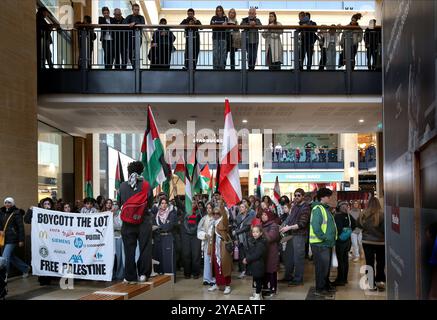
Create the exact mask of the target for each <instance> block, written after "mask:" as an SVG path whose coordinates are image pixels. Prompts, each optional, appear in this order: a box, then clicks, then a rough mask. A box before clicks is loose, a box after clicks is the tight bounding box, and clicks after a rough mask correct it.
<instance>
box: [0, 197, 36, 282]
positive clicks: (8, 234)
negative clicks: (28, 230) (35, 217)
mask: <svg viewBox="0 0 437 320" xmlns="http://www.w3.org/2000/svg"><path fill="white" fill-rule="evenodd" d="M0 234H2V235H3V237H4V245H5V246H4V247H3V253H2V258H4V259H5V260H6V261H5V262H6V270H7V272H8V273H9V267H10V264H11V263H12V264H13V265H14V266H15V267H16V268H17V269H18V270H20V271H21V272H22V273H23V277H24V278H26V277H28V276H29V270H30V267H29V266H28V265H27V264H26V263H24V262H23V261H22V260H21V259H20V258H18V257H17V256H16V255H15V254H14V250H15V248H16V247H17V245H18V246H19V247H20V248H21V247H23V246H24V224H23V214H22V210H20V209H18V208H17V207H16V206H15V200H14V199H13V198H12V197H7V198H6V199H5V200H4V206H3V207H2V208H0Z"/></svg>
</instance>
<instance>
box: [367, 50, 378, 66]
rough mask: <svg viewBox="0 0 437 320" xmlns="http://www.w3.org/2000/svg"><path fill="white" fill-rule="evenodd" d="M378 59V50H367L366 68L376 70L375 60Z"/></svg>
mask: <svg viewBox="0 0 437 320" xmlns="http://www.w3.org/2000/svg"><path fill="white" fill-rule="evenodd" d="M377 58H378V48H374V47H369V48H367V68H368V69H369V70H376V59H377Z"/></svg>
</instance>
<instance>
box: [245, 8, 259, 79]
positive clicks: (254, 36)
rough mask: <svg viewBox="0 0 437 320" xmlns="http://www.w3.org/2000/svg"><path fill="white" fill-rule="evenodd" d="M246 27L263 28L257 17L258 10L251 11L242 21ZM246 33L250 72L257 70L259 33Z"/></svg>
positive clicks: (253, 31)
mask: <svg viewBox="0 0 437 320" xmlns="http://www.w3.org/2000/svg"><path fill="white" fill-rule="evenodd" d="M241 25H242V26H244V25H246V26H261V25H262V23H261V21H260V20H259V19H258V18H257V17H256V9H255V8H250V9H249V16H248V17H247V18H244V19H243V20H242V21H241ZM245 33H246V48H247V60H248V65H249V68H248V69H249V70H255V64H256V58H257V56H258V43H259V32H258V29H252V30H248V31H245Z"/></svg>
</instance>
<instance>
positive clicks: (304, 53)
mask: <svg viewBox="0 0 437 320" xmlns="http://www.w3.org/2000/svg"><path fill="white" fill-rule="evenodd" d="M299 25H300V26H303V27H301V28H299V29H297V30H296V32H298V34H299V40H300V47H299V50H300V51H299V61H300V63H299V68H300V70H303V62H304V60H305V57H306V58H307V70H311V66H312V64H313V54H314V43H315V42H316V41H317V39H318V37H317V34H316V30H315V29H308V28H305V27H304V26H317V23H315V22H314V21H312V20H311V14H310V13H309V12H303V11H302V12H300V13H299Z"/></svg>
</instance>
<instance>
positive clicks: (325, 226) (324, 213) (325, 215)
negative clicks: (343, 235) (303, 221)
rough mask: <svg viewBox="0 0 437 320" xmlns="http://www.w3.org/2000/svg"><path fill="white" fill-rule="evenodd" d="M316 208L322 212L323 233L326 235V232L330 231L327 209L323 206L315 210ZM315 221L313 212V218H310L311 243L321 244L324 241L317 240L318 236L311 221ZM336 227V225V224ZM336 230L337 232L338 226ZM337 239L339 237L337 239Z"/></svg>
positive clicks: (318, 206)
mask: <svg viewBox="0 0 437 320" xmlns="http://www.w3.org/2000/svg"><path fill="white" fill-rule="evenodd" d="M316 208H319V209H320V211H321V212H322V216H323V221H322V225H321V228H322V231H323V233H326V230H327V229H328V212H327V211H326V209H325V207H324V206H322V205H320V204H319V205H317V206H315V207H314V208H313V210H315V209H316ZM312 220H313V213H312V212H311V218H310V243H321V242H323V240H321V239H319V238H317V236H316V234H315V233H314V229H313V225H312V224H311V221H312ZM334 225H335V223H334ZM335 229H336V230H337V226H335ZM336 233H337V232H336ZM335 238H336V239H337V235H336V237H335Z"/></svg>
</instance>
